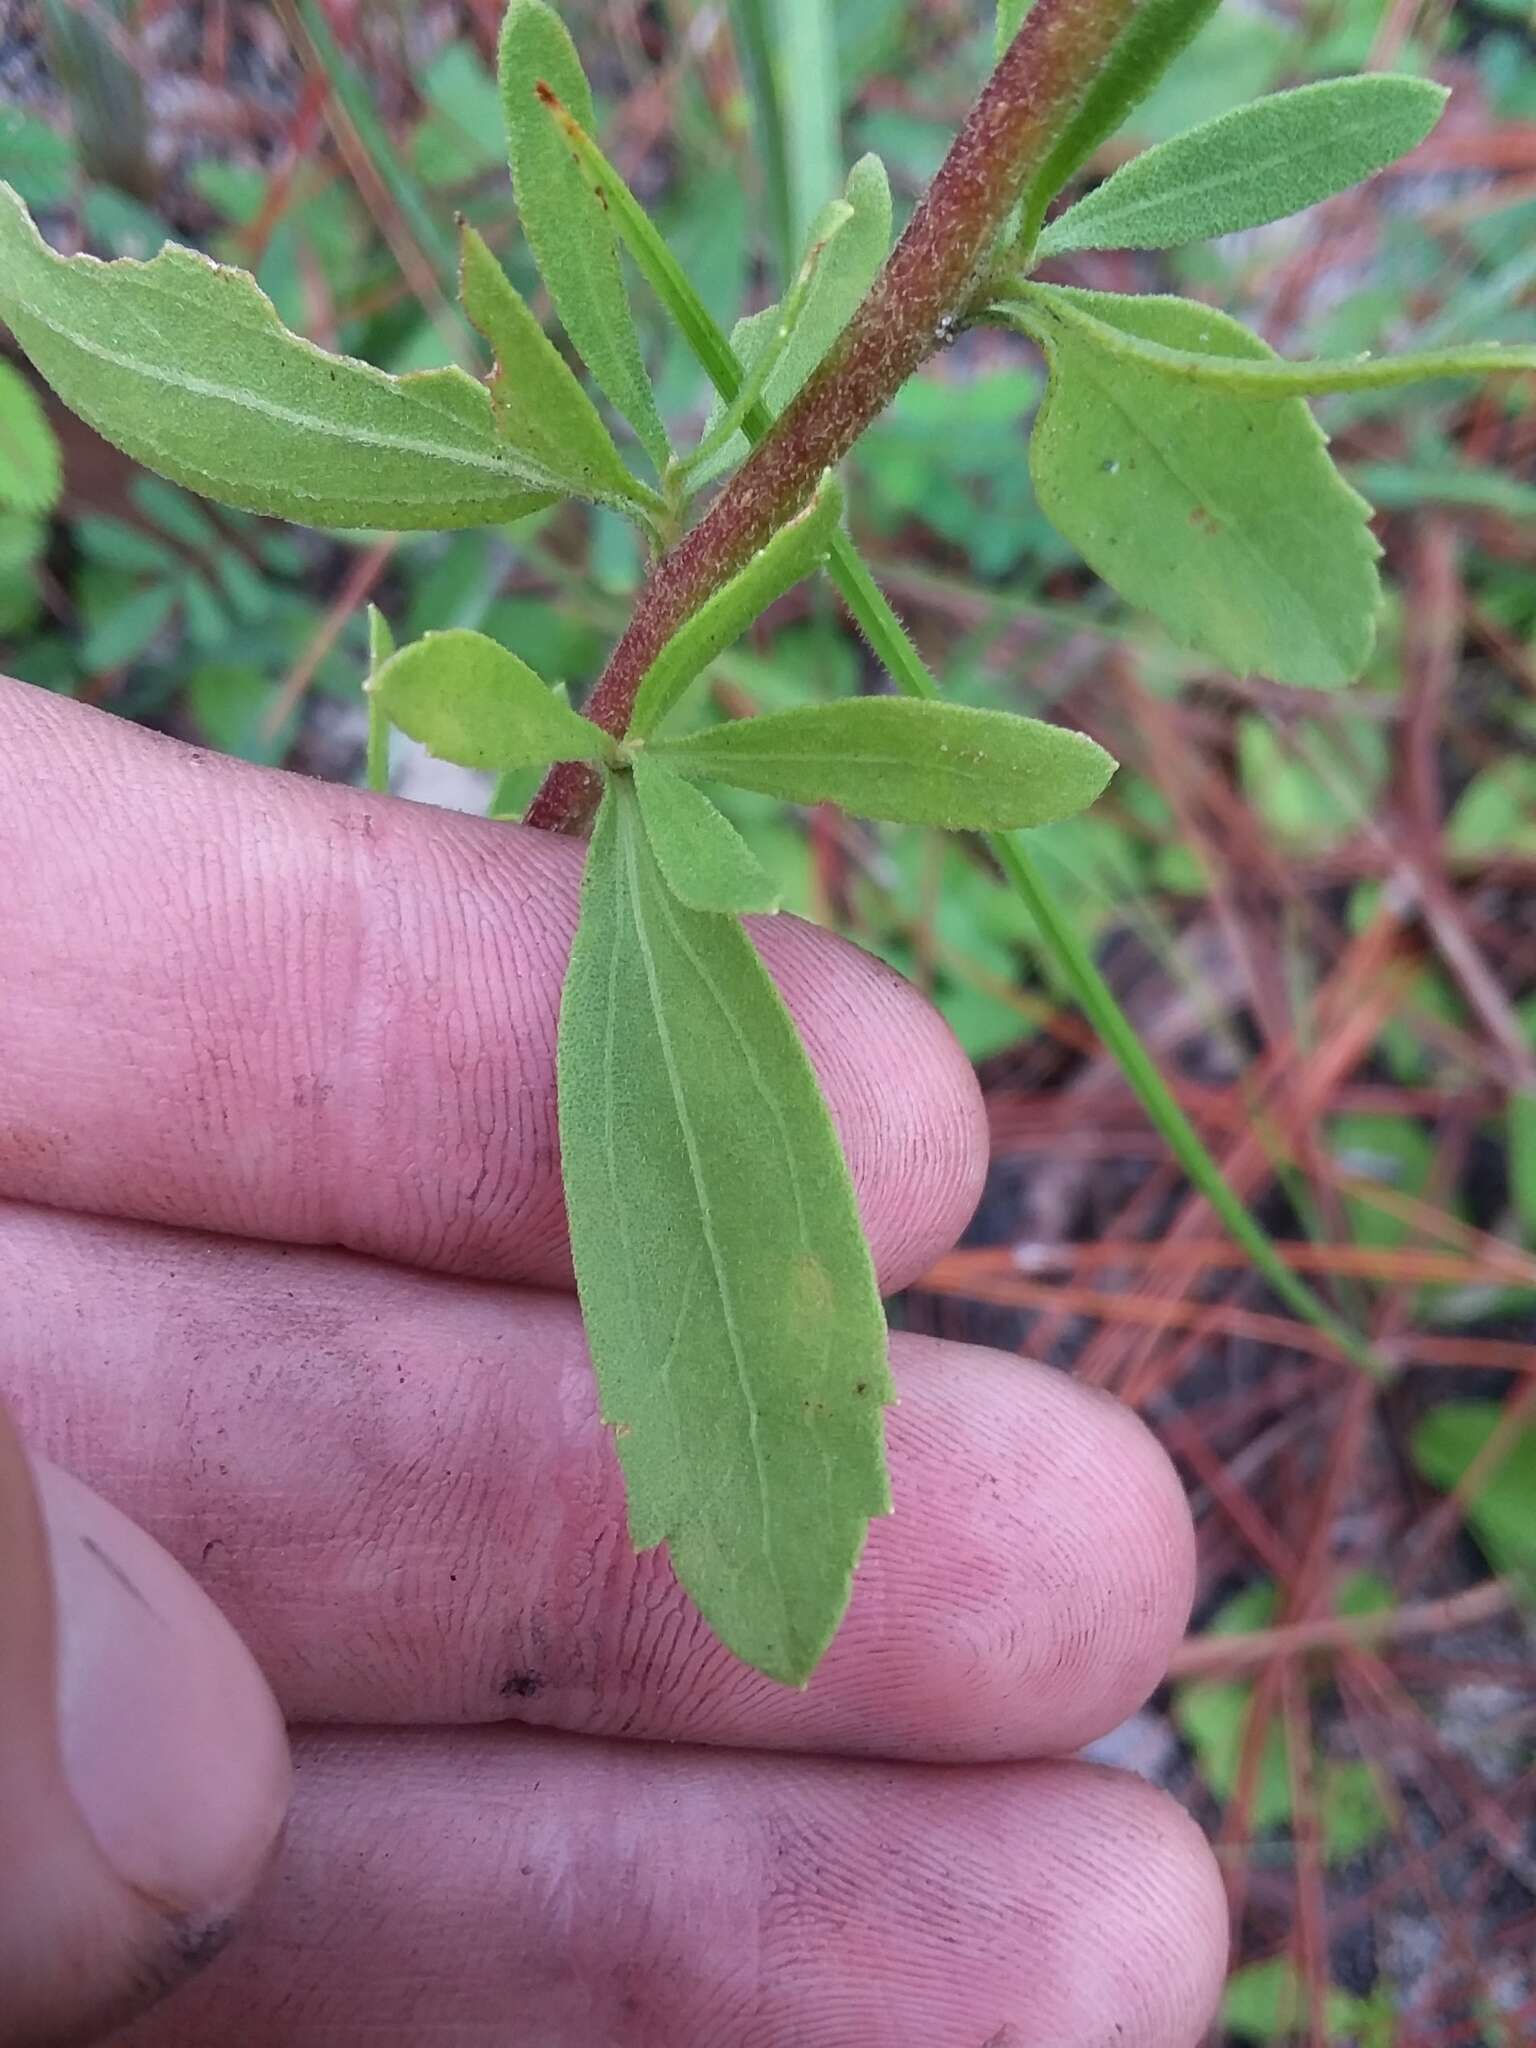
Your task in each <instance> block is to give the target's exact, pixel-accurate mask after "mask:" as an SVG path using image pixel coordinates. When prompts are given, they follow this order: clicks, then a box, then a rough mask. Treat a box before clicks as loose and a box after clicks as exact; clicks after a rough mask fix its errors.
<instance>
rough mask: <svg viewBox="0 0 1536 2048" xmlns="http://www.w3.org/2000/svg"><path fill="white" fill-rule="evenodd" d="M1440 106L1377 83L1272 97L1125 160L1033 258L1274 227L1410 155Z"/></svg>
mask: <svg viewBox="0 0 1536 2048" xmlns="http://www.w3.org/2000/svg"><path fill="white" fill-rule="evenodd" d="M1447 97H1448V95H1447V93H1446V90H1445V88H1444V87H1443V86H1439V85H1433V84H1431V83H1430V82H1429V81H1428V80H1427V79H1422V78H1405V77H1398V76H1395V75H1393V74H1391V73H1379V72H1375V73H1371V74H1370V75H1368V76H1365V77H1360V78H1329V79H1324V80H1323V81H1322V82H1321V83H1320V84H1317V85H1303V86H1298V87H1297V88H1296V90H1295V91H1294V92H1277V93H1271V94H1269V95H1268V96H1267V97H1266V98H1264V99H1260V100H1254V101H1252V102H1250V104H1249V105H1248V106H1246V107H1237V108H1234V109H1233V111H1232V112H1231V113H1230V114H1219V115H1218V116H1217V117H1216V119H1215V120H1213V121H1202V122H1201V123H1200V125H1199V126H1198V127H1196V128H1191V129H1190V130H1189V132H1188V133H1187V134H1185V135H1179V136H1176V137H1175V138H1174V139H1173V141H1171V142H1164V143H1160V144H1159V145H1158V146H1157V148H1155V149H1149V150H1146V151H1144V152H1143V153H1142V155H1140V156H1138V157H1133V158H1132V160H1131V161H1130V162H1129V163H1128V164H1125V165H1123V166H1122V167H1121V169H1119V170H1118V171H1116V172H1115V173H1114V174H1113V176H1112V177H1108V178H1106V179H1105V180H1104V183H1103V184H1102V185H1100V186H1098V187H1097V188H1096V189H1095V190H1094V191H1092V192H1090V193H1089V194H1088V196H1087V198H1086V199H1080V200H1079V201H1078V203H1077V204H1076V206H1073V207H1069V208H1068V210H1067V211H1066V212H1065V213H1064V214H1062V215H1061V217H1060V218H1059V219H1058V220H1054V221H1053V222H1052V223H1051V225H1050V226H1049V227H1048V228H1047V229H1046V230H1045V232H1044V234H1042V235H1041V237H1040V240H1039V243H1038V244H1037V250H1038V253H1039V254H1040V255H1041V256H1060V255H1061V254H1063V252H1064V251H1066V250H1068V249H1174V248H1178V247H1180V246H1181V245H1182V244H1184V243H1187V242H1203V241H1205V240H1207V239H1208V238H1209V237H1210V236H1212V235H1230V234H1233V233H1235V232H1236V231H1237V230H1238V229H1240V228H1254V227H1261V226H1263V224H1264V223H1265V222H1266V221H1272V220H1283V219H1285V217H1286V216H1287V215H1288V214H1292V213H1300V212H1301V211H1302V210H1303V208H1305V207H1308V206H1315V205H1317V203H1318V201H1319V200H1322V199H1328V198H1331V197H1332V195H1333V194H1334V193H1335V192H1343V191H1346V190H1347V189H1348V187H1349V186H1351V185H1358V184H1359V183H1360V181H1361V180H1362V179H1363V178H1369V177H1372V176H1373V175H1374V174H1375V173H1376V172H1377V171H1380V170H1384V169H1385V168H1386V166H1387V165H1388V164H1390V163H1395V162H1396V161H1397V159H1398V158H1399V157H1400V156H1406V155H1407V153H1408V151H1409V150H1410V149H1416V148H1417V147H1418V145H1419V144H1420V143H1421V142H1422V141H1423V140H1424V138H1425V136H1426V135H1427V134H1428V133H1429V131H1430V129H1431V128H1433V127H1434V125H1435V123H1436V121H1438V120H1439V118H1440V113H1441V110H1442V108H1443V107H1444V105H1445V102H1446V99H1447Z"/></svg>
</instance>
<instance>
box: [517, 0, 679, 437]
mask: <svg viewBox="0 0 1536 2048" xmlns="http://www.w3.org/2000/svg"><path fill="white" fill-rule="evenodd" d="M500 81H501V98H502V106H503V108H504V110H505V113H506V120H507V149H508V153H509V155H510V158H511V163H512V183H513V187H514V189H515V191H516V194H517V209H518V213H519V214H520V215H521V217H522V223H523V233H524V234H525V235H526V236H527V238H528V243H529V246H530V248H531V249H532V250H533V253H534V256H535V258H536V259H537V261H538V266H539V270H540V272H541V274H542V276H543V278H544V282H545V283H546V284H547V285H548V286H549V294H550V297H551V298H552V299H553V300H554V302H555V311H556V312H557V313H558V314H559V315H560V321H561V325H562V326H563V327H564V328H565V331H566V333H567V334H568V335H569V336H570V337H571V340H572V341H573V342H574V343H575V345H576V348H577V350H578V351H579V352H580V354H581V357H582V360H583V361H584V362H585V363H586V365H587V367H588V368H589V369H590V370H591V372H592V374H593V376H594V377H595V378H596V379H597V381H598V383H599V384H600V385H601V386H602V387H603V389H604V391H606V392H607V394H608V396H609V398H611V399H612V401H613V403H614V404H615V405H616V406H617V407H618V409H619V411H620V412H621V413H623V415H624V417H625V418H626V419H627V420H628V421H629V423H630V425H631V426H632V427H633V428H634V430H635V432H636V433H637V434H638V435H639V436H640V439H641V442H642V443H643V444H644V446H645V448H646V450H647V452H648V453H649V455H650V457H651V459H652V461H653V462H655V464H656V466H657V468H658V469H662V468H665V466H666V464H667V461H668V459H669V457H670V454H671V451H670V449H669V447H668V445H667V435H666V429H665V428H664V427H663V426H662V424H661V416H660V414H659V413H658V412H657V410H656V400H655V398H654V397H653V395H652V393H651V387H650V383H649V381H648V379H647V377H646V374H645V365H644V364H643V362H642V361H641V359H640V340H639V336H638V335H637V334H636V332H635V322H634V316H633V315H632V313H631V312H630V307H629V298H628V295H627V294H626V292H625V289H624V280H623V277H622V276H621V274H620V271H619V254H618V245H617V243H616V242H615V240H614V232H613V226H612V223H611V221H610V220H609V217H608V208H607V207H606V206H605V205H604V204H603V202H602V200H601V199H600V197H599V196H598V194H597V192H596V191H595V190H594V189H593V187H592V185H591V184H590V183H589V182H588V179H587V178H586V176H585V175H584V174H583V172H582V170H581V168H580V167H579V165H578V164H577V163H576V161H575V160H574V158H573V157H572V154H571V147H570V143H569V141H568V140H567V137H566V135H565V133H564V132H563V130H562V127H561V125H560V120H559V116H560V113H561V112H562V111H563V112H564V113H566V114H568V115H569V116H570V118H571V119H573V120H574V121H576V122H577V123H578V124H579V125H580V126H581V127H582V128H583V129H585V130H586V131H587V132H588V133H589V134H591V133H595V131H596V127H597V121H596V116H595V114H594V111H593V106H592V94H591V90H590V88H589V87H588V85H587V80H586V74H585V73H584V72H583V70H582V68H581V59H580V58H579V57H578V56H577V54H576V46H575V44H574V43H573V42H572V41H571V38H570V35H569V33H568V32H567V30H566V28H565V25H564V23H563V22H562V21H561V20H560V17H559V16H558V15H557V14H556V13H555V12H554V10H553V9H552V8H550V7H546V6H545V5H544V4H543V0H512V4H511V5H510V6H509V7H508V9H507V13H506V18H505V20H504V21H503V23H502V28H501V61H500ZM551 99H553V100H554V101H555V102H558V105H556V106H553V107H552V106H551V104H550V100H551Z"/></svg>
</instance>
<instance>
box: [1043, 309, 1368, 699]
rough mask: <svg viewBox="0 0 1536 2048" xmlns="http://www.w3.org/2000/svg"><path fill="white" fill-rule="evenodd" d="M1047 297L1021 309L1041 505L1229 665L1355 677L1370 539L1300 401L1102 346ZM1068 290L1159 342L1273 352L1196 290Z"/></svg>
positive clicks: (1286, 676)
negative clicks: (1152, 293)
mask: <svg viewBox="0 0 1536 2048" xmlns="http://www.w3.org/2000/svg"><path fill="white" fill-rule="evenodd" d="M1058 296H1059V295H1058V294H1057V293H1055V292H1052V293H1051V294H1050V295H1049V297H1047V296H1046V295H1045V294H1043V293H1039V294H1037V293H1031V295H1030V297H1029V299H1028V301H1027V302H1020V304H1019V306H1018V308H1017V311H1018V313H1019V315H1020V319H1021V324H1023V325H1024V326H1025V327H1026V329H1027V331H1029V332H1031V333H1033V335H1034V337H1035V339H1036V340H1038V341H1039V342H1040V343H1041V345H1042V346H1043V347H1044V349H1045V352H1046V357H1047V360H1048V362H1049V365H1050V373H1051V374H1050V385H1049V388H1048V390H1047V393H1046V399H1045V403H1044V405H1043V406H1042V407H1041V409H1040V414H1039V417H1038V419H1037V421H1036V424H1035V431H1034V437H1033V439H1032V441H1031V443H1030V470H1031V473H1032V475H1033V477H1034V480H1035V489H1036V492H1037V494H1038V497H1039V500H1040V507H1041V510H1042V511H1043V512H1044V513H1045V514H1046V516H1047V517H1048V518H1049V519H1050V520H1051V522H1052V523H1053V524H1054V525H1055V526H1056V527H1058V528H1059V529H1060V531H1061V532H1062V533H1063V534H1065V535H1066V537H1067V539H1068V540H1070V541H1072V542H1073V543H1074V545H1075V546H1076V547H1077V548H1078V549H1080V551H1081V552H1082V554H1083V556H1084V558H1085V559H1086V560H1087V562H1088V563H1089V565H1090V566H1091V567H1092V568H1093V569H1095V570H1097V572H1098V573H1099V575H1100V576H1102V577H1103V578H1104V580H1105V582H1106V583H1109V584H1111V585H1112V586H1113V588H1114V589H1116V590H1118V591H1119V592H1120V594H1121V596H1122V597H1124V598H1126V599H1128V600H1129V602H1130V603H1132V604H1135V605H1141V606H1144V607H1145V608H1146V609H1147V610H1148V611H1150V612H1152V613H1153V614H1154V615H1155V616H1156V617H1158V618H1159V619H1161V620H1162V622H1163V624H1164V625H1165V626H1167V627H1168V629H1169V630H1170V631H1171V632H1172V633H1174V634H1175V635H1176V636H1177V638H1179V639H1180V640H1182V641H1184V642H1185V643H1186V644H1187V645H1188V646H1191V647H1194V648H1196V649H1198V650H1199V651H1200V652H1201V653H1202V654H1206V655H1209V656H1211V657H1212V658H1214V659H1215V660H1217V661H1219V662H1221V663H1222V664H1223V665H1224V666H1226V667H1228V668H1231V669H1233V670H1235V671H1237V672H1238V673H1239V674H1247V673H1249V672H1251V671H1257V672H1258V673H1260V674H1263V675H1268V676H1273V677H1274V678H1275V679H1276V680H1277V681H1279V682H1287V683H1300V684H1311V685H1314V686H1317V687H1320V688H1332V687H1335V686H1337V685H1339V684H1341V683H1346V682H1348V681H1350V680H1351V679H1352V678H1353V677H1354V676H1356V675H1358V674H1359V672H1360V670H1361V669H1362V667H1363V666H1364V665H1365V661H1366V659H1367V657H1368V656H1369V654H1370V651H1371V644H1372V641H1373V639H1374V636H1375V620H1376V611H1377V606H1378V604H1379V602H1380V583H1379V579H1378V577H1377V573H1376V559H1377V556H1378V555H1379V553H1380V549H1379V548H1378V547H1377V544H1376V542H1375V539H1374V538H1373V536H1372V534H1371V531H1370V528H1369V526H1368V525H1367V523H1366V522H1367V519H1368V517H1369V513H1370V507H1369V506H1368V505H1367V504H1366V503H1365V500H1364V499H1363V498H1361V497H1360V496H1358V494H1357V493H1356V492H1354V491H1352V490H1351V489H1350V488H1349V486H1348V485H1347V484H1346V483H1345V482H1344V480H1343V478H1342V477H1341V476H1340V475H1339V473H1338V471H1337V470H1336V469H1335V468H1334V466H1333V464H1332V462H1331V461H1330V460H1329V457H1328V450H1327V441H1326V438H1325V436H1324V434H1323V432H1322V430H1321V428H1320V427H1319V426H1318V424H1317V422H1316V420H1314V419H1313V417H1312V415H1311V413H1310V412H1309V411H1308V410H1307V407H1306V405H1305V404H1304V402H1303V401H1302V400H1300V399H1285V400H1280V401H1276V400H1266V401H1263V402H1257V401H1254V400H1251V399H1247V398H1244V397H1239V396H1237V395H1236V394H1233V393H1230V392H1226V391H1216V390H1212V389H1209V388H1207V387H1205V386H1197V385H1194V384H1190V383H1181V382H1177V381H1175V380H1173V379H1170V378H1168V377H1164V376H1162V375H1160V374H1159V373H1158V372H1157V371H1156V370H1152V369H1148V368H1145V367H1143V366H1141V365H1139V364H1137V363H1135V362H1132V361H1130V360H1127V359H1125V358H1123V357H1119V356H1115V355H1112V354H1110V353H1109V352H1108V351H1107V350H1105V349H1102V348H1100V347H1099V346H1098V345H1097V343H1095V342H1094V341H1092V340H1089V339H1087V338H1086V337H1085V336H1084V335H1083V334H1081V333H1080V332H1079V331H1078V330H1077V329H1076V328H1075V327H1074V326H1073V325H1072V324H1071V322H1070V321H1069V320H1068V319H1066V318H1062V317H1058V316H1057V314H1056V312H1055V301H1056V299H1057V298H1058ZM1072 296H1073V298H1074V299H1075V300H1076V301H1078V302H1080V303H1081V302H1084V301H1091V305H1090V307H1089V310H1090V311H1091V312H1092V313H1093V315H1094V317H1096V318H1098V319H1099V320H1101V321H1103V322H1105V323H1106V324H1113V325H1115V326H1117V327H1120V328H1123V329H1124V330H1125V332H1126V333H1128V334H1130V335H1132V336H1139V337H1142V338H1144V339H1147V340H1149V341H1154V342H1158V343H1161V344H1162V345H1164V346H1165V347H1169V348H1177V349H1182V350H1186V351H1188V352H1190V353H1204V354H1208V355H1212V356H1226V357H1232V358H1236V359H1239V360H1240V359H1243V358H1245V357H1246V358H1248V359H1251V360H1255V361H1258V360H1265V359H1269V358H1270V357H1271V355H1272V351H1271V350H1270V349H1269V347H1268V345H1267V344H1266V343H1265V342H1262V341H1260V340H1259V338H1258V337H1257V335H1254V334H1250V333H1249V332H1248V330H1247V329H1246V328H1245V327H1241V326H1239V325H1238V323H1237V322H1236V321H1235V320H1232V319H1229V318H1228V316H1227V315H1226V314H1224V313H1218V312H1216V311H1215V310H1214V309H1212V308H1211V307H1209V306H1201V305H1197V304H1196V303H1194V302H1193V301H1192V300H1188V299H1171V298H1128V297H1121V296H1119V295H1111V294H1108V293H1102V292H1100V293H1075V294H1073V295H1072Z"/></svg>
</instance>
